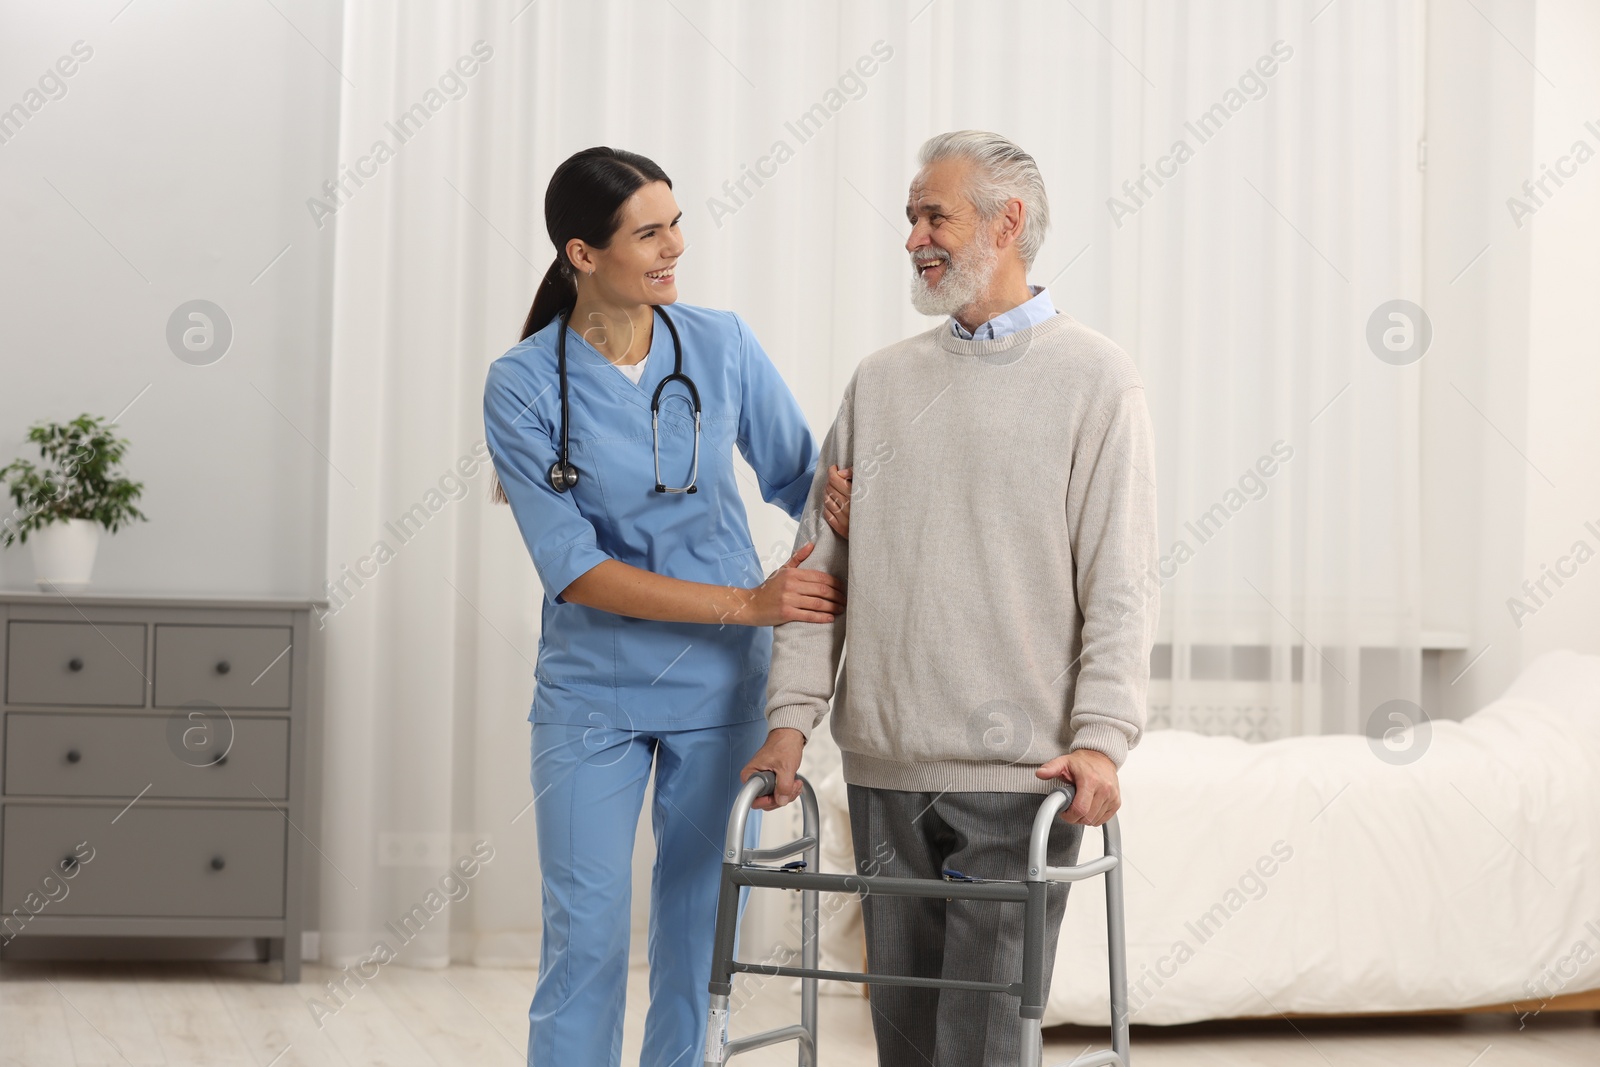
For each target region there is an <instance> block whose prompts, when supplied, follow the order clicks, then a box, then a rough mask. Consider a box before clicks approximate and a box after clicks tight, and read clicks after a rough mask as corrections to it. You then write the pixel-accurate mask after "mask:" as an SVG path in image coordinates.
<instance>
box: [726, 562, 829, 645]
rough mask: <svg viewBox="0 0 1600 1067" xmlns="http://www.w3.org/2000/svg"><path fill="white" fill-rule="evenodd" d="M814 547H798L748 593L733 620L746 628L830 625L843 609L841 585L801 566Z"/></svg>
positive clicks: (819, 572)
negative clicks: (812, 624) (783, 562)
mask: <svg viewBox="0 0 1600 1067" xmlns="http://www.w3.org/2000/svg"><path fill="white" fill-rule="evenodd" d="M816 547H817V543H816V542H815V541H808V542H807V543H805V544H803V545H801V546H800V549H799V551H797V552H796V553H795V554H794V555H792V556H790V557H789V562H787V563H785V564H784V565H783V566H781V567H779V568H778V569H777V570H775V571H773V572H772V575H771V576H770V577H769V578H768V579H767V580H766V581H764V582H762V583H761V584H760V585H758V586H756V587H755V588H754V589H750V590H747V591H746V593H747V596H746V597H745V600H744V603H742V604H741V605H739V610H738V611H737V612H736V613H735V615H734V618H733V621H734V622H738V623H742V624H744V625H745V626H777V625H778V624H779V623H785V622H832V621H833V618H834V616H835V615H837V614H838V613H839V612H841V611H843V610H844V584H843V583H842V582H840V581H839V579H837V578H835V577H834V576H833V575H831V574H829V573H828V572H827V571H817V570H806V569H805V568H803V567H801V566H800V564H801V563H802V562H804V561H805V558H806V557H807V556H809V555H811V551H812V549H814V548H816Z"/></svg>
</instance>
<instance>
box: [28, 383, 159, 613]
mask: <svg viewBox="0 0 1600 1067" xmlns="http://www.w3.org/2000/svg"><path fill="white" fill-rule="evenodd" d="M112 425H113V424H111V423H108V422H107V421H106V420H105V419H102V418H99V417H96V416H92V415H80V416H78V417H77V418H76V419H73V420H72V421H71V422H69V423H66V424H62V423H56V422H41V423H38V424H36V425H34V426H33V427H31V428H30V429H29V430H28V440H30V441H32V442H33V443H34V444H36V445H38V446H39V455H40V458H41V459H43V461H44V463H43V465H42V466H39V467H36V466H34V465H33V464H32V463H30V462H29V461H28V460H25V459H18V460H16V461H14V462H12V463H10V464H9V465H7V466H5V467H0V478H4V479H6V481H7V483H8V484H7V489H8V491H9V492H10V494H11V499H12V500H13V501H14V502H15V504H16V507H15V508H14V509H13V510H12V511H11V513H10V514H8V515H3V516H0V540H3V541H4V543H5V545H6V546H7V547H10V546H11V545H13V544H15V543H16V542H18V541H21V542H23V543H24V544H27V543H28V537H29V535H30V534H31V535H32V537H33V542H32V544H33V567H34V572H35V574H36V576H37V581H38V583H39V586H40V587H41V588H53V589H82V588H83V587H84V586H86V585H88V584H89V575H90V573H91V572H92V571H93V570H94V557H95V550H96V549H97V548H98V547H99V542H100V528H101V527H102V526H103V527H105V528H106V529H107V530H110V531H111V532H112V533H116V532H117V530H118V528H119V527H121V526H122V525H123V524H125V523H128V522H131V521H133V520H134V519H144V518H145V515H144V513H143V512H141V511H140V510H139V509H138V508H137V507H135V506H134V501H136V500H138V499H139V495H140V493H142V492H143V491H144V483H143V482H130V481H129V480H128V479H126V478H124V477H122V475H121V473H120V472H119V471H118V469H117V466H118V464H120V463H121V462H122V456H123V453H124V452H126V451H127V448H128V442H127V441H124V440H122V439H121V438H118V437H116V436H115V435H113V434H112V432H111V430H112Z"/></svg>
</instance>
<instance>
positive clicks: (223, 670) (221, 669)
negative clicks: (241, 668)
mask: <svg viewBox="0 0 1600 1067" xmlns="http://www.w3.org/2000/svg"><path fill="white" fill-rule="evenodd" d="M231 670H233V667H232V666H231V665H230V664H229V663H228V661H227V660H223V661H221V662H220V663H218V664H217V673H218V674H227V673H228V672H229V671H231Z"/></svg>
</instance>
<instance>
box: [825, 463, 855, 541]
mask: <svg viewBox="0 0 1600 1067" xmlns="http://www.w3.org/2000/svg"><path fill="white" fill-rule="evenodd" d="M851 473H852V472H851V469H850V468H849V467H845V468H843V469H841V468H840V467H838V466H837V465H835V464H830V465H829V466H828V488H827V491H826V492H825V493H824V494H823V497H822V517H823V518H825V519H827V520H828V525H829V526H831V527H833V532H834V533H836V534H838V535H839V536H840V537H842V538H844V539H845V540H847V541H848V540H849V539H850V487H851V482H850V477H851Z"/></svg>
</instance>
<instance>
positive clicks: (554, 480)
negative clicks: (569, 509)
mask: <svg viewBox="0 0 1600 1067" xmlns="http://www.w3.org/2000/svg"><path fill="white" fill-rule="evenodd" d="M655 310H656V314H658V315H660V316H661V320H662V321H663V322H665V323H666V324H667V332H668V333H670V334H672V357H673V361H672V373H671V374H669V375H667V376H666V377H665V378H663V379H661V384H660V385H658V386H656V391H655V395H654V396H652V397H651V398H650V447H651V450H652V451H654V453H655V459H656V492H658V493H692V492H694V491H695V485H694V483H695V479H696V478H698V477H699V476H700V390H698V389H696V388H695V385H694V381H693V380H692V379H691V378H690V377H689V376H688V375H687V374H685V373H683V342H682V341H680V340H679V339H678V327H677V326H675V325H674V324H673V322H672V318H671V316H669V315H668V314H667V310H666V308H663V307H660V306H659V305H658V306H657V307H656V309H655ZM570 316H571V312H570V311H569V312H567V313H565V314H562V315H560V316H559V318H560V323H561V329H560V332H558V333H557V334H556V367H557V372H558V373H559V374H560V376H561V455H560V456H559V457H558V458H557V459H556V461H555V462H554V463H552V464H551V465H550V487H551V488H552V489H554V490H555V491H556V492H558V493H565V492H566V491H567V490H568V489H571V488H572V487H573V486H575V485H577V484H578V468H577V467H574V466H573V465H572V462H571V460H570V459H569V458H568V454H567V423H568V421H569V418H568V413H567V320H568V318H569V317H570ZM674 381H679V382H682V383H683V384H684V387H685V388H687V389H688V390H689V397H690V399H691V400H692V401H693V406H694V461H693V465H692V466H691V467H690V468H689V484H688V485H681V486H672V485H666V484H664V483H663V482H662V481H661V394H662V392H663V391H664V390H665V389H666V388H667V386H668V385H669V384H671V383H672V382H674Z"/></svg>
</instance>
